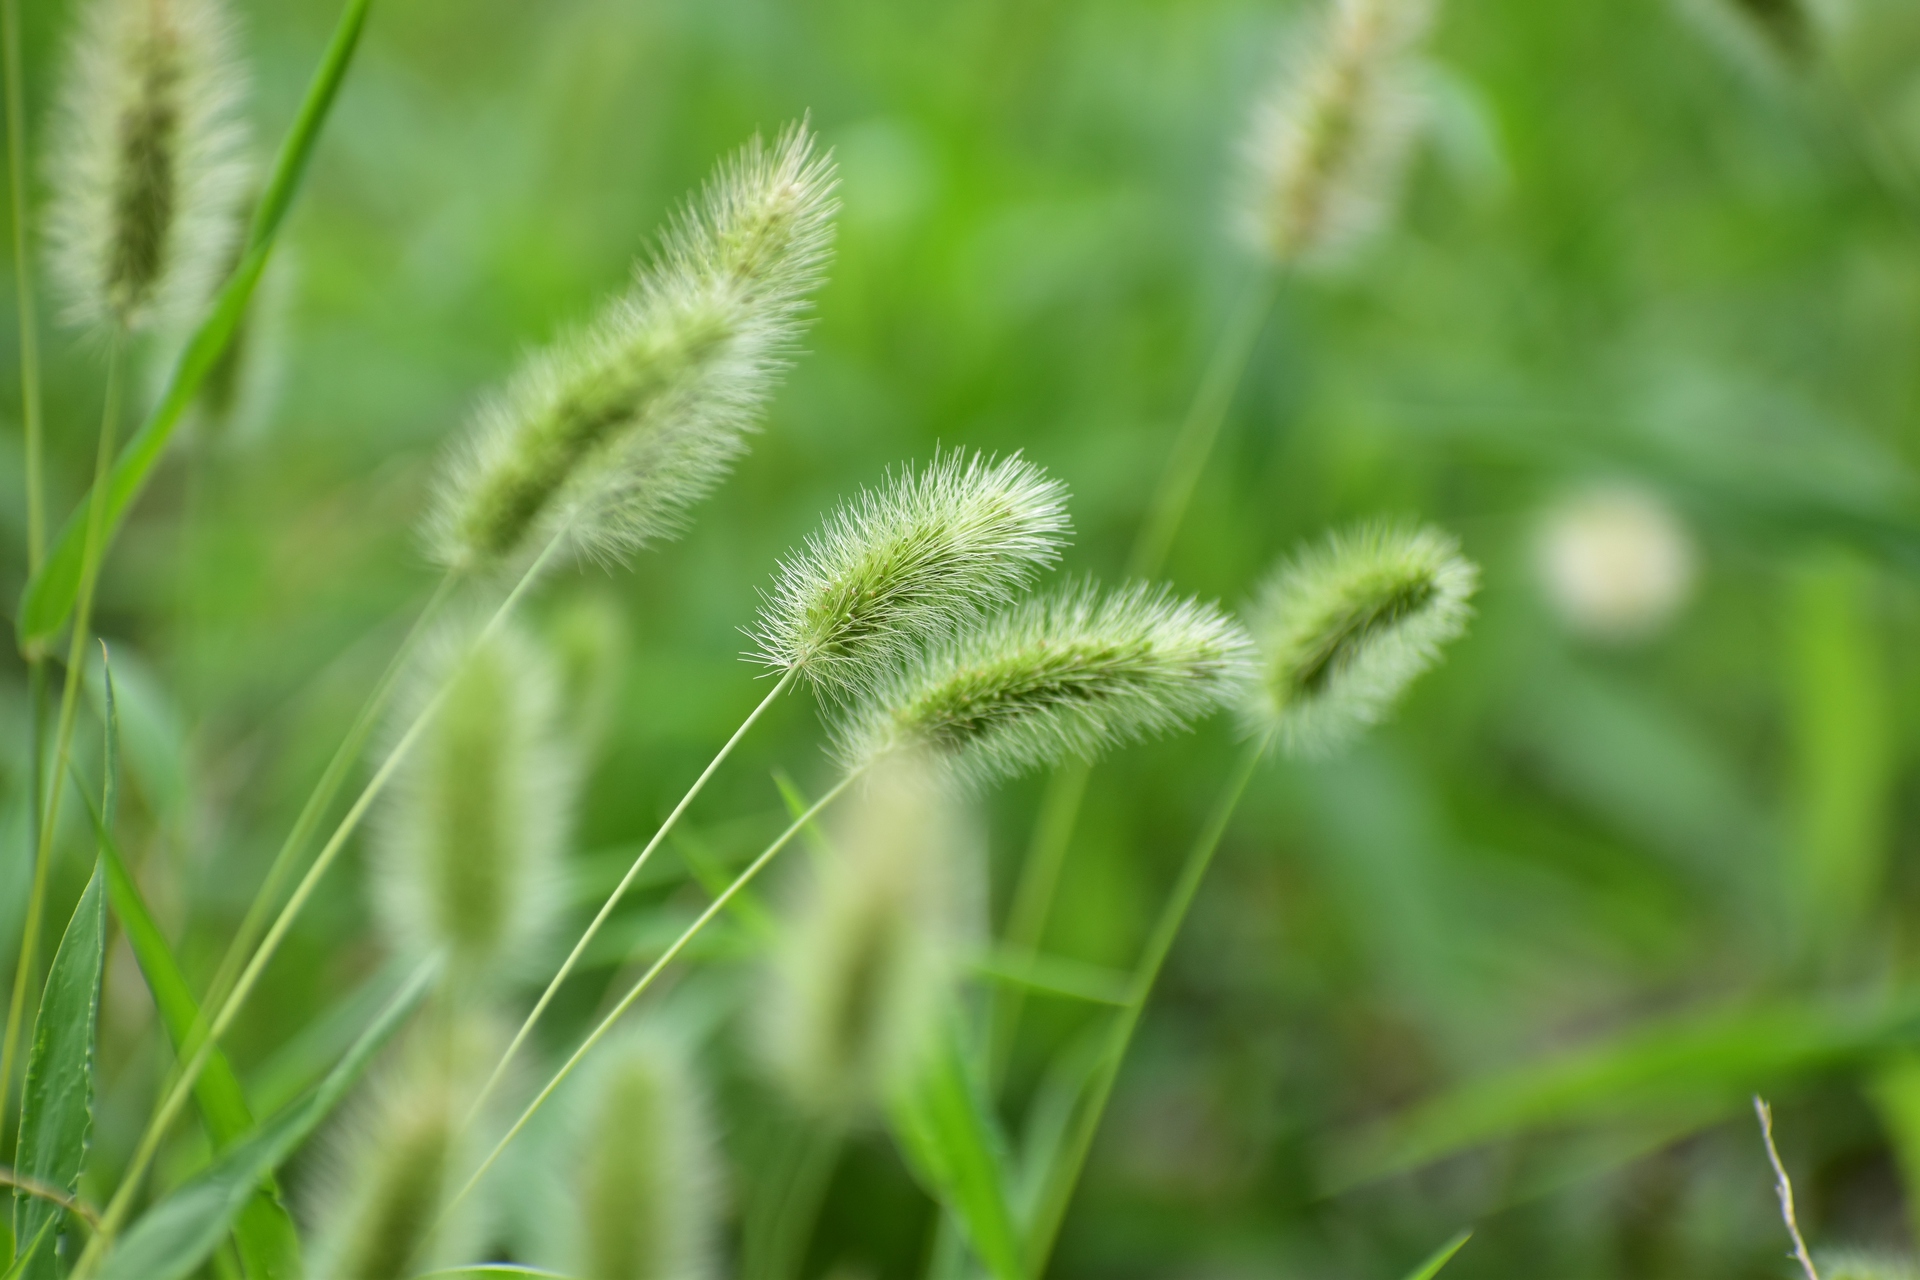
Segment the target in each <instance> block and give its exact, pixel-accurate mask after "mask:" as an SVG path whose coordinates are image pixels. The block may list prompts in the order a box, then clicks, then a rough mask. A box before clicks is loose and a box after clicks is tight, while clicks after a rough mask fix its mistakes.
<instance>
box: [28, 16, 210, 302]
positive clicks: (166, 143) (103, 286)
mask: <svg viewBox="0 0 1920 1280" xmlns="http://www.w3.org/2000/svg"><path fill="white" fill-rule="evenodd" d="M231 43H232V41H231V36H230V34H229V31H228V23H227V18H226V15H225V13H224V11H223V10H222V8H221V7H220V5H219V4H218V3H217V2H216V0H94V2H93V4H92V6H91V8H90V9H89V10H88V12H87V13H86V15H85V16H84V18H83V19H82V22H81V27H80V34H79V36H78V37H77V39H76V40H75V43H74V46H73V50H72V53H71V56H70V61H69V66H68V69H67V74H66V77H65V81H64V83H63V85H62V88H61V94H60V102H59V110H58V115H57V118H56V120H55V124H54V134H53V140H52V143H51V145H50V147H49V150H48V161H49V164H48V180H49V185H50V187H51V189H52V199H51V204H50V206H49V208H48V211H47V220H46V225H47V227H48V241H49V245H48V247H49V256H50V261H49V271H50V274H51V277H52V280H53V284H54V288H55V289H56V291H57V292H58V294H59V296H60V299H61V302H62V304H63V305H62V313H63V315H64V316H65V318H66V319H67V320H68V321H69V322H71V323H73V324H76V325H81V326H85V327H93V328H107V327H112V328H117V329H119V330H121V331H123V332H126V331H131V330H135V329H140V328H144V327H146V326H147V325H149V324H150V323H151V322H153V321H154V320H155V319H156V318H160V317H165V316H169V315H173V314H177V313H179V312H181V311H183V310H184V309H186V308H189V307H193V306H197V305H198V304H199V303H200V301H201V300H202V299H203V298H204V297H205V296H206V293H207V289H208V287H209V283H210V281H211V279H212V277H213V276H214V275H215V274H216V273H217V272H218V270H219V265H220V264H219V259H220V256H221V248H222V239H223V232H224V227H225V220H226V216H227V214H228V212H229V211H230V209H231V208H232V205H233V201H234V199H235V196H236V195H237V193H238V191H239V189H240V186H241V184H242V183H244V181H245V168H244V166H243V165H242V164H241V163H240V161H239V157H240V154H241V149H242V146H243V144H244V139H245V134H244V131H243V130H242V129H241V127H240V125H239V123H238V105H239V101H240V99H241V97H242V96H243V94H244V91H245V84H244V80H243V78H242V76H241V74H240V72H239V70H238V68H237V65H236V63H235V61H234V59H233V56H232V51H231V48H230V46H231Z"/></svg>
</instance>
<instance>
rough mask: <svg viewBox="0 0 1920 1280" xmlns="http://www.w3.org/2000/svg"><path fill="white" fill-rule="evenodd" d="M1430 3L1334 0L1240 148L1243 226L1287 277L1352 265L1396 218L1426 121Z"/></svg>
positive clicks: (1287, 61)
mask: <svg viewBox="0 0 1920 1280" xmlns="http://www.w3.org/2000/svg"><path fill="white" fill-rule="evenodd" d="M1433 7H1434V6H1433V4H1432V3H1431V0H1331V7H1330V9H1329V10H1328V12H1327V13H1326V14H1325V16H1324V17H1323V18H1321V19H1320V23H1319V25H1318V26H1317V28H1315V29H1313V30H1311V31H1309V32H1307V33H1306V35H1305V38H1304V39H1300V40H1297V41H1295V42H1293V43H1292V45H1291V46H1290V47H1289V48H1288V50H1287V52H1286V56H1285V57H1284V58H1283V63H1282V68H1281V73H1280V75H1279V76H1278V77H1277V79H1276V82H1275V85H1274V88H1273V90H1272V91H1271V92H1270V93H1269V94H1268V96H1267V97H1266V99H1265V100H1264V101H1262V102H1261V104H1260V105H1259V107H1258V108H1257V109H1256V110H1255V112H1254V118H1253V125H1252V128H1251V129H1250V130H1249V132H1248V135H1247V140H1246V142H1245V144H1244V145H1243V147H1242V155H1243V161H1244V169H1245V172H1244V175H1243V178H1242V184H1243V187H1244V191H1243V194H1242V198H1241V208H1240V222H1241V228H1242V231H1243V233H1244V234H1245V235H1246V236H1247V238H1248V239H1249V240H1250V241H1251V243H1252V244H1253V245H1254V247H1255V248H1257V249H1258V250H1259V251H1260V252H1262V253H1264V254H1265V255H1266V256H1267V257H1268V258H1270V259H1271V260H1272V261H1273V262H1274V263H1275V264H1277V265H1279V266H1281V267H1296V266H1298V267H1305V268H1309V269H1313V268H1319V269H1328V268H1333V267H1337V266H1340V265H1342V264H1343V263H1345V262H1346V261H1347V260H1348V259H1349V258H1350V257H1351V256H1352V255H1353V253H1354V252H1355V251H1357V250H1358V249H1359V248H1360V247H1362V246H1363V245H1364V244H1365V243H1366V242H1367V241H1369V240H1370V239H1372V238H1373V237H1374V236H1375V235H1376V234H1377V233H1378V232H1379V231H1381V230H1382V229H1383V228H1384V227H1385V226H1386V224H1387V223H1388V222H1389V221H1390V220H1391V218H1392V216H1393V213H1394V210H1395V207H1396V206H1397V204H1398V202H1399V193H1400V187H1401V184H1402V182H1403V180H1404V177H1405V171H1406V168H1407V162H1408V159H1409V157H1410V155H1411V153H1412V149H1413V143H1414V141H1415V139H1416V138H1417V136H1418V134H1419V132H1420V129H1421V127H1422V125H1423V123H1424V117H1425V115H1426V113H1427V106H1426V102H1425V94H1424V93H1423V91H1422V87H1421V81H1422V68H1421V65H1420V59H1419V49H1420V46H1421V44H1422V42H1423V40H1424V38H1425V36H1426V33H1427V29H1428V27H1429V26H1430V25H1431V21H1432V11H1433Z"/></svg>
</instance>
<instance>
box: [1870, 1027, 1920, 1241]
mask: <svg viewBox="0 0 1920 1280" xmlns="http://www.w3.org/2000/svg"><path fill="white" fill-rule="evenodd" d="M1867 1096H1868V1097H1869V1098H1871V1099H1872V1100H1873V1106H1874V1110H1876V1111H1877V1112H1879V1113H1880V1126H1881V1128H1882V1129H1884V1130H1885V1131H1886V1134H1887V1144H1888V1145H1889V1146H1891V1147H1892V1148H1893V1157H1894V1162H1895V1163H1896V1164H1897V1165H1898V1166H1899V1169H1900V1181H1901V1183H1902V1184H1904V1186H1905V1189H1906V1193H1907V1221H1908V1223H1909V1224H1911V1225H1913V1227H1914V1229H1915V1230H1916V1231H1920V1052H1913V1051H1909V1052H1905V1053H1897V1054H1893V1055H1890V1056H1889V1057H1888V1058H1887V1059H1886V1061H1885V1062H1883V1063H1881V1064H1879V1065H1878V1066H1877V1067H1876V1068H1875V1070H1874V1072H1873V1076H1872V1079H1871V1080H1870V1081H1869V1083H1868V1086H1867Z"/></svg>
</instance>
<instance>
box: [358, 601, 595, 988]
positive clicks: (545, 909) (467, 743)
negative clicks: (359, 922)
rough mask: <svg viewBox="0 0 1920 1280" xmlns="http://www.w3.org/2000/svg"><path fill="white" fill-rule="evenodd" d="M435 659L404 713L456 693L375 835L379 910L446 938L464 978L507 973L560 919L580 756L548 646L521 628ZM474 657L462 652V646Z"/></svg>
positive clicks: (415, 945) (409, 942)
mask: <svg viewBox="0 0 1920 1280" xmlns="http://www.w3.org/2000/svg"><path fill="white" fill-rule="evenodd" d="M455 637H456V638H449V639H447V640H445V641H443V642H442V644H441V645H440V646H439V649H438V651H437V652H435V653H432V654H430V655H429V656H428V658H427V660H426V661H424V662H422V664H421V666H420V669H419V671H418V672H417V676H416V687H415V692H414V696H413V697H412V698H410V699H406V700H404V701H403V703H402V706H401V708H400V711H401V714H400V715H399V717H398V723H400V724H411V723H412V722H413V720H414V718H415V716H417V715H418V713H419V707H420V706H422V705H424V704H425V703H426V701H427V700H428V699H429V698H431V697H432V696H433V695H434V693H435V692H436V691H438V690H439V689H440V688H442V687H443V685H444V687H445V689H446V697H445V701H444V702H443V703H442V704H441V706H440V709H439V713H438V714H437V715H436V716H435V717H434V719H433V721H432V722H431V724H430V725H429V726H428V729H427V732H426V735H425V737H424V738H423V739H422V740H421V741H420V742H419V743H418V744H417V745H416V746H415V748H414V750H413V751H412V753H411V754H410V755H409V756H408V757H407V762H406V764H405V766H404V767H403V769H402V771H401V773H400V775H399V776H398V777H397V778H396V779H395V785H394V789H393V791H392V792H391V793H390V799H389V802H388V804H387V808H386V810H385V814H384V818H383V821H382V822H381V824H380V826H379V827H378V829H377V834H378V837H379V838H378V840H377V841H376V843H375V845H374V881H375V885H376V888H377V891H378V904H379V908H380V919H381V921H382V923H383V924H384V926H385V927H386V930H387V933H388V935H389V937H391V938H392V939H393V941H394V943H395V944H396V945H397V946H399V947H400V948H402V949H404V950H407V951H411V952H416V953H421V954H425V953H429V952H431V951H433V950H435V949H437V948H445V949H446V951H447V952H448V955H449V965H450V969H451V971H452V973H453V974H454V975H455V976H456V977H457V978H459V979H461V980H472V979H477V978H485V977H489V976H498V975H500V974H501V973H502V972H503V971H511V969H512V968H513V966H514V964H515V963H516V962H517V961H519V960H522V959H524V958H525V957H526V955H527V952H528V949H529V948H530V947H531V946H533V945H536V944H537V943H538V941H539V940H540V938H541V936H542V935H543V933H544V931H545V929H546V926H547V925H548V924H549V923H550V922H551V909H552V908H553V906H554V905H555V904H556V899H555V896H554V886H555V884H556V880H557V876H558V864H559V858H560V854H561V850H562V846H563V845H564V843H565V841H566V837H567V830H568V827H569V825H570V821H571V815H572V809H573V800H574V792H575V789H576V785H577V776H576V775H577V773H578V769H577V761H576V759H575V756H574V753H573V750H572V747H571V744H570V743H568V742H566V741H565V740H564V739H563V737H562V735H561V731H560V725H559V715H560V708H559V698H558V689H557V687H556V685H557V681H556V678H555V676H554V673H553V671H552V669H551V663H550V661H549V659H548V658H547V656H546V654H545V653H544V652H543V651H542V650H541V649H540V647H539V646H538V645H537V644H536V643H535V642H534V641H532V640H531V639H530V638H529V637H527V636H526V635H524V634H522V633H521V632H519V631H517V630H515V629H513V628H505V629H502V630H500V631H498V632H496V633H495V634H494V635H493V636H492V638H491V639H489V640H488V641H487V642H486V643H485V644H482V645H481V646H480V647H479V648H477V649H475V650H473V652H472V653H471V654H470V655H467V654H466V644H465V643H464V641H465V639H466V635H465V631H464V629H460V630H458V631H456V632H455ZM463 656H464V658H465V660H464V661H462V658H463Z"/></svg>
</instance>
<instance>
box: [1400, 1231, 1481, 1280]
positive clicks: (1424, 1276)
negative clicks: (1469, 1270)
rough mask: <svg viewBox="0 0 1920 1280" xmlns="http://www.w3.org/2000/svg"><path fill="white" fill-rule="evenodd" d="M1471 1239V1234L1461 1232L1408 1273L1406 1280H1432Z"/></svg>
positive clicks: (1469, 1232)
mask: <svg viewBox="0 0 1920 1280" xmlns="http://www.w3.org/2000/svg"><path fill="white" fill-rule="evenodd" d="M1472 1238H1473V1232H1471V1231H1462V1232H1461V1233H1460V1234H1459V1235H1457V1236H1455V1237H1454V1238H1453V1239H1451V1240H1449V1241H1447V1242H1446V1243H1445V1244H1443V1245H1441V1246H1440V1247H1439V1248H1438V1249H1436V1250H1435V1251H1434V1254H1433V1256H1432V1257H1431V1258H1428V1259H1427V1260H1426V1261H1425V1262H1423V1263H1421V1264H1420V1265H1419V1266H1417V1267H1415V1268H1414V1269H1413V1270H1412V1271H1411V1272H1409V1273H1408V1275H1407V1280H1433V1278H1434V1277H1435V1276H1437V1275H1439V1274H1440V1268H1442V1267H1444V1266H1446V1265H1447V1264H1448V1263H1449V1262H1452V1261H1453V1255H1454V1254H1456V1253H1458V1252H1460V1247H1461V1246H1462V1245H1464V1244H1466V1242H1467V1241H1468V1240H1470V1239H1472Z"/></svg>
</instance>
